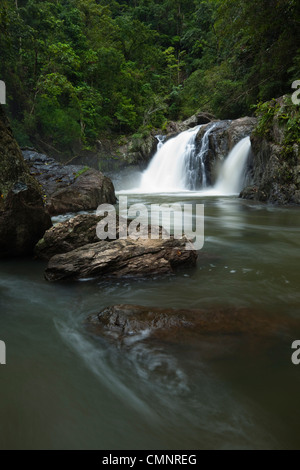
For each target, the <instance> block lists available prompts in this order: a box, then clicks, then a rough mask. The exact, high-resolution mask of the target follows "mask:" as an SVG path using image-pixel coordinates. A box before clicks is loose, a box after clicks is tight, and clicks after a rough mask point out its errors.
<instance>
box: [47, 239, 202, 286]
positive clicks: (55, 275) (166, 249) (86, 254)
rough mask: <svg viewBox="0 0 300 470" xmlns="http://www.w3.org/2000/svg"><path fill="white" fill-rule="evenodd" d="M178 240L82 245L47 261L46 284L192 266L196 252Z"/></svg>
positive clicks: (149, 273)
mask: <svg viewBox="0 0 300 470" xmlns="http://www.w3.org/2000/svg"><path fill="white" fill-rule="evenodd" d="M187 243H189V242H188V240H187V239H186V238H182V239H181V240H174V239H172V238H171V239H169V240H151V239H141V238H139V239H137V240H131V239H127V240H113V241H100V242H98V243H93V244H89V245H85V246H83V247H81V248H78V249H76V250H73V251H70V252H69V253H65V254H61V255H56V256H54V257H53V258H51V259H50V261H49V264H48V267H47V269H46V272H45V277H46V279H47V280H48V281H61V280H77V279H82V278H104V277H115V278H121V277H145V276H153V275H158V274H168V273H173V272H174V271H175V270H176V268H178V267H189V266H194V265H195V264H196V260H197V253H196V252H195V251H194V250H192V249H191V250H186V244H187Z"/></svg>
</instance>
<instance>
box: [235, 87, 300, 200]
mask: <svg viewBox="0 0 300 470" xmlns="http://www.w3.org/2000/svg"><path fill="white" fill-rule="evenodd" d="M258 112H259V113H260V117H259V122H258V126H257V128H256V129H255V131H254V132H253V133H252V135H251V144H252V159H251V177H252V184H251V185H249V186H248V187H246V188H245V189H244V190H243V191H242V193H241V197H242V198H245V199H253V200H256V201H262V202H271V203H275V204H281V205H286V204H300V153H299V149H300V113H299V106H296V105H294V104H292V103H291V100H290V98H289V97H288V96H285V97H281V98H278V99H277V100H273V101H271V102H270V103H264V104H263V105H261V106H260V108H259V109H258Z"/></svg>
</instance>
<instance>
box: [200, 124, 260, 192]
mask: <svg viewBox="0 0 300 470" xmlns="http://www.w3.org/2000/svg"><path fill="white" fill-rule="evenodd" d="M256 124H257V119H256V118H252V117H243V118H240V119H235V120H234V121H213V122H212V123H210V124H207V125H204V126H202V127H201V129H200V130H199V132H198V135H197V138H196V142H197V147H198V149H200V146H201V142H202V139H203V136H204V134H205V133H206V132H207V131H208V130H209V129H211V132H210V133H209V134H208V149H207V151H206V154H205V155H204V163H205V168H206V171H207V177H208V182H209V183H210V184H214V183H215V181H216V177H217V169H218V168H219V166H220V164H221V163H222V162H223V161H224V160H225V158H226V157H227V156H228V154H229V152H230V151H231V150H232V149H233V147H234V146H235V145H236V144H237V143H238V142H239V141H240V140H242V139H243V138H244V137H247V136H249V135H250V134H251V133H252V131H253V129H254V128H255V126H256Z"/></svg>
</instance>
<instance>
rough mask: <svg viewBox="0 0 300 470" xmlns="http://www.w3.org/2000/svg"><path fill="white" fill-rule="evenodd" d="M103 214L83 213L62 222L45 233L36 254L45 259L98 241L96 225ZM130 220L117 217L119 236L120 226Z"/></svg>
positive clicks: (37, 246) (36, 248)
mask: <svg viewBox="0 0 300 470" xmlns="http://www.w3.org/2000/svg"><path fill="white" fill-rule="evenodd" d="M101 219H103V216H97V215H95V214H82V215H77V216H76V217H73V218H72V219H69V220H68V221H65V222H60V223H58V224H57V225H55V226H54V227H52V228H51V229H50V230H47V232H46V233H45V234H44V237H43V238H42V239H41V240H40V241H39V242H38V243H37V245H36V247H35V253H36V255H37V256H38V257H39V258H41V259H45V260H49V259H50V258H52V256H55V255H58V254H62V253H68V252H69V251H72V250H75V249H76V248H80V247H82V246H84V245H88V244H91V243H98V242H99V238H98V237H97V233H96V227H97V224H98V223H99V222H100V220H101ZM129 222H130V221H129V220H128V221H127V220H126V219H124V218H123V217H119V218H118V219H117V234H116V235H117V238H119V229H120V226H121V227H122V228H124V226H125V227H126V226H127V224H128V223H129Z"/></svg>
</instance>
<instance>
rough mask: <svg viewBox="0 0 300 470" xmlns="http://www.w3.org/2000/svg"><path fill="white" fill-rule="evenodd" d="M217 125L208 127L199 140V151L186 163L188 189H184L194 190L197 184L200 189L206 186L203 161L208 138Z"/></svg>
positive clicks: (205, 155)
mask: <svg viewBox="0 0 300 470" xmlns="http://www.w3.org/2000/svg"><path fill="white" fill-rule="evenodd" d="M217 125H218V123H214V124H213V125H211V126H208V128H207V129H206V131H205V133H204V135H203V137H202V139H201V145H200V149H199V151H198V152H197V153H196V154H195V155H194V156H193V157H192V158H190V159H189V161H187V162H186V166H187V170H186V171H187V173H188V177H187V180H188V188H186V189H190V190H196V189H198V188H199V183H200V185H201V188H202V189H204V188H206V187H207V186H208V180H207V174H206V167H205V160H206V158H207V154H208V151H209V136H210V134H211V133H212V131H213V130H214V129H215V128H216V126H217ZM200 127H201V126H200Z"/></svg>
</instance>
